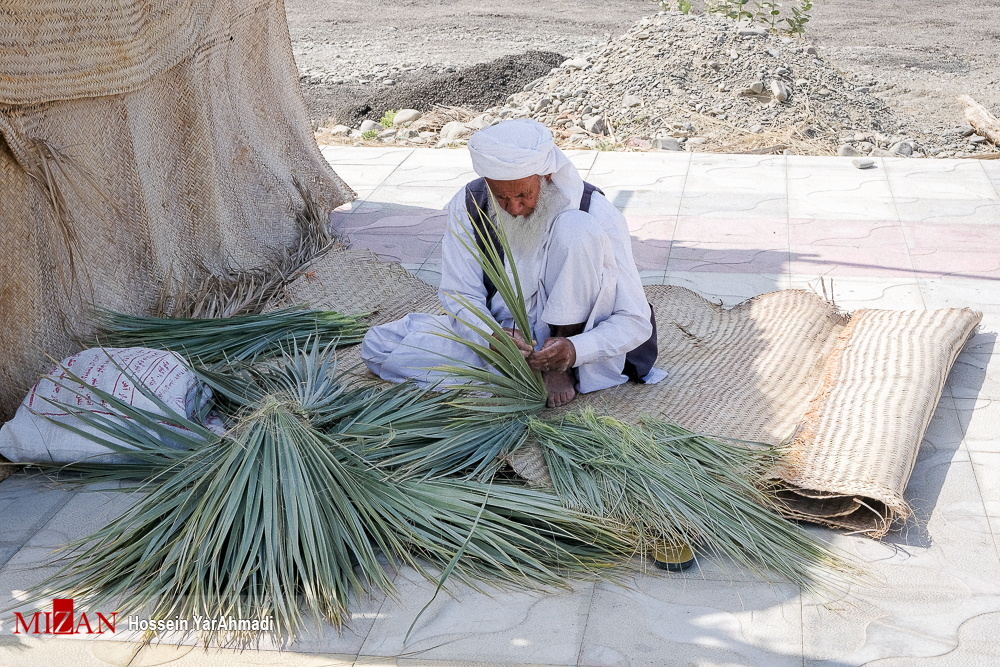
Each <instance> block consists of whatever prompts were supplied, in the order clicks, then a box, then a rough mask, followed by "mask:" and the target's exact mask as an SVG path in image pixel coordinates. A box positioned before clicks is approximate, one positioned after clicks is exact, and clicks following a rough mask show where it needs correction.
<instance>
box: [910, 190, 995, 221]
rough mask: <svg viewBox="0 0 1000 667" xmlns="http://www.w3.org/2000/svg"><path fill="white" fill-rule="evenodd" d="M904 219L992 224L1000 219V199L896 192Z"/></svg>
mask: <svg viewBox="0 0 1000 667" xmlns="http://www.w3.org/2000/svg"><path fill="white" fill-rule="evenodd" d="M895 202H896V210H897V211H898V212H899V219H900V220H902V221H904V222H925V223H934V224H949V225H950V224H978V225H988V224H993V223H995V222H996V221H997V220H1000V202H997V201H982V200H974V199H927V198H923V197H900V196H898V195H897V196H896V198H895Z"/></svg>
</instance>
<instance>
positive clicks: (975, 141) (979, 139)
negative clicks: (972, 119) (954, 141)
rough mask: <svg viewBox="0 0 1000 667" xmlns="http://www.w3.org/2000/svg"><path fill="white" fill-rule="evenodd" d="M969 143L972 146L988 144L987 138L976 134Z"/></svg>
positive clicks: (970, 138)
mask: <svg viewBox="0 0 1000 667" xmlns="http://www.w3.org/2000/svg"><path fill="white" fill-rule="evenodd" d="M969 143H970V144H982V143H986V137H981V136H979V135H978V134H974V135H972V136H971V137H969Z"/></svg>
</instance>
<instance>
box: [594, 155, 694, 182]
mask: <svg viewBox="0 0 1000 667" xmlns="http://www.w3.org/2000/svg"><path fill="white" fill-rule="evenodd" d="M691 155H692V154H691V153H616V152H612V151H598V152H597V155H596V156H595V158H594V163H593V165H592V166H591V168H590V177H591V178H593V179H597V178H598V177H600V176H601V175H604V174H614V173H615V172H617V171H619V170H639V171H648V172H652V173H654V174H657V175H658V176H659V177H664V176H671V175H674V176H682V175H684V174H687V173H688V168H689V165H690V164H691ZM592 182H593V183H594V184H595V185H596V180H595V181H592Z"/></svg>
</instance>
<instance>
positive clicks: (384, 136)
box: [378, 130, 396, 141]
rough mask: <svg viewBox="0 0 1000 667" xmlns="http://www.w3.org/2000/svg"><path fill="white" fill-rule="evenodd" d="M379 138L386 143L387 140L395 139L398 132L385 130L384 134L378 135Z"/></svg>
mask: <svg viewBox="0 0 1000 667" xmlns="http://www.w3.org/2000/svg"><path fill="white" fill-rule="evenodd" d="M378 138H379V139H381V140H382V141H385V140H386V139H395V138H396V130H383V131H382V132H379V133H378Z"/></svg>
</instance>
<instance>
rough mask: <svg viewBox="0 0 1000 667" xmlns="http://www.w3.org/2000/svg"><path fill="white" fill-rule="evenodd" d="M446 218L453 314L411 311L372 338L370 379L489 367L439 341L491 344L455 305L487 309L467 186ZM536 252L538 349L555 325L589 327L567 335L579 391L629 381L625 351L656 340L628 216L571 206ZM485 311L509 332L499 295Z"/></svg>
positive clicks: (446, 281)
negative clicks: (455, 366)
mask: <svg viewBox="0 0 1000 667" xmlns="http://www.w3.org/2000/svg"><path fill="white" fill-rule="evenodd" d="M448 220H449V222H448V230H447V231H446V232H445V236H444V239H443V241H442V276H441V286H440V290H439V293H438V294H439V298H440V300H441V304H442V306H443V307H444V310H445V311H446V312H448V313H450V315H441V316H433V315H426V314H421V313H414V314H411V315H407V316H406V317H404V318H403V319H401V320H397V321H395V322H390V323H388V324H384V325H381V326H377V327H373V328H372V329H371V330H370V331H369V332H368V334H367V335H366V336H365V339H364V341H363V343H362V347H361V356H362V358H363V359H364V361H365V363H366V364H367V366H368V367H369V368H370V369H371V370H372V372H374V373H376V374H377V375H379V376H380V377H382V378H384V379H386V380H390V381H393V382H402V381H404V380H406V379H408V378H415V379H417V380H418V381H421V382H436V381H440V380H442V379H443V376H442V374H441V373H440V372H435V371H434V370H433V368H434V367H435V366H440V365H447V364H455V363H459V364H466V365H473V366H479V367H483V366H484V364H483V362H482V361H481V360H480V359H479V358H478V357H477V356H476V355H475V353H474V352H472V351H471V350H469V349H468V348H466V347H465V346H463V345H461V344H460V343H458V342H455V341H451V340H448V339H446V338H444V337H442V336H441V335H440V333H442V332H445V333H453V334H455V335H457V336H459V337H461V338H464V339H466V340H471V341H475V342H479V343H485V342H486V341H484V340H483V339H482V338H480V337H479V336H478V335H477V334H476V333H475V332H473V331H472V330H471V329H470V328H469V327H467V326H465V325H464V324H462V323H461V322H460V321H459V320H465V321H467V322H472V323H475V324H476V325H477V326H480V327H481V328H483V329H487V327H486V325H485V324H483V323H481V322H480V321H479V319H478V317H477V316H476V315H475V313H474V311H472V310H469V309H467V308H465V307H464V306H462V305H461V303H460V302H459V301H457V300H456V299H455V298H453V295H454V294H459V295H462V296H463V297H464V298H466V299H467V300H468V301H469V302H471V303H472V304H474V305H475V306H476V307H477V308H478V309H480V310H481V311H482V312H484V313H485V312H487V308H486V288H485V286H484V285H483V272H482V269H480V267H479V265H478V264H477V263H476V260H475V258H474V257H473V256H472V255H471V254H470V253H469V252H468V251H467V250H466V249H465V248H464V247H463V245H462V243H461V242H460V241H459V239H460V238H461V239H462V240H464V241H465V243H466V244H469V245H470V246H473V247H474V245H475V243H474V241H473V240H472V239H473V237H472V222H471V220H470V219H469V216H468V215H467V214H466V212H465V189H464V188H463V189H462V190H460V191H459V192H458V193H457V194H456V195H455V197H454V198H452V200H451V202H450V203H449V204H448ZM540 252H541V253H543V258H542V261H541V262H538V263H537V266H538V271H537V275H534V276H525V275H522V276H520V277H521V284H522V289H523V290H524V292H525V293H526V294H525V296H526V303H527V305H528V306H529V312H528V316H529V319H530V320H531V323H532V329H533V331H532V334H533V338H534V340H535V342H536V348H537V347H541V345H542V343H544V342H545V340H546V339H547V338H548V337H549V327H550V326H557V325H568V324H579V323H580V322H584V323H585V326H584V332H583V333H581V334H579V335H576V336H571V337H570V338H569V340H570V341H571V342H572V343H573V346H574V348H575V349H576V364H575V368H576V370H577V378H578V382H577V387H576V389H577V391H579V392H581V393H588V392H592V391H597V390H599V389H605V388H607V387H612V386H615V385H617V384H621V383H622V382H625V381H626V380H627V379H628V378H627V377H626V376H625V375H624V374H623V373H622V369H623V367H624V364H625V354H626V353H627V352H629V351H631V350H633V349H635V348H636V347H638V346H639V345H641V344H642V343H643V342H645V341H646V340H647V339H648V338H649V336H650V334H651V333H652V325H651V324H650V322H649V304H648V303H647V301H646V295H645V292H644V291H643V289H642V281H641V280H640V279H639V272H638V270H637V269H636V266H635V261H634V260H633V259H632V246H631V242H630V239H629V233H628V227H627V225H626V223H625V218H624V217H623V216H622V215H621V213H619V211H618V210H617V209H615V207H614V206H612V205H611V203H610V202H609V201H608V200H607V199H605V198H604V197H603V196H602V195H600V194H599V193H596V192H595V193H594V195H593V198H592V200H591V206H590V212H589V213H584V212H583V211H579V210H572V209H571V210H566V211H564V212H562V213H560V214H559V215H557V216H556V217H555V218H554V219H553V220H552V222H551V223H550V229H549V233H548V235H547V238H546V240H545V243H544V244H543V247H542V248H541V249H540ZM516 261H517V260H516V258H515V262H516ZM527 264H528V265H531V264H533V263H532V262H528V263H527ZM518 269H519V271H520V265H518ZM489 312H490V313H491V314H492V315H493V317H494V319H495V320H496V321H498V322H500V323H501V324H502V325H503V326H507V327H509V326H512V325H513V318H512V317H511V314H510V310H509V309H508V308H507V305H506V304H505V303H504V302H503V299H502V298H501V297H500V295H495V296H494V297H493V300H492V304H491V308H490V309H489Z"/></svg>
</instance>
